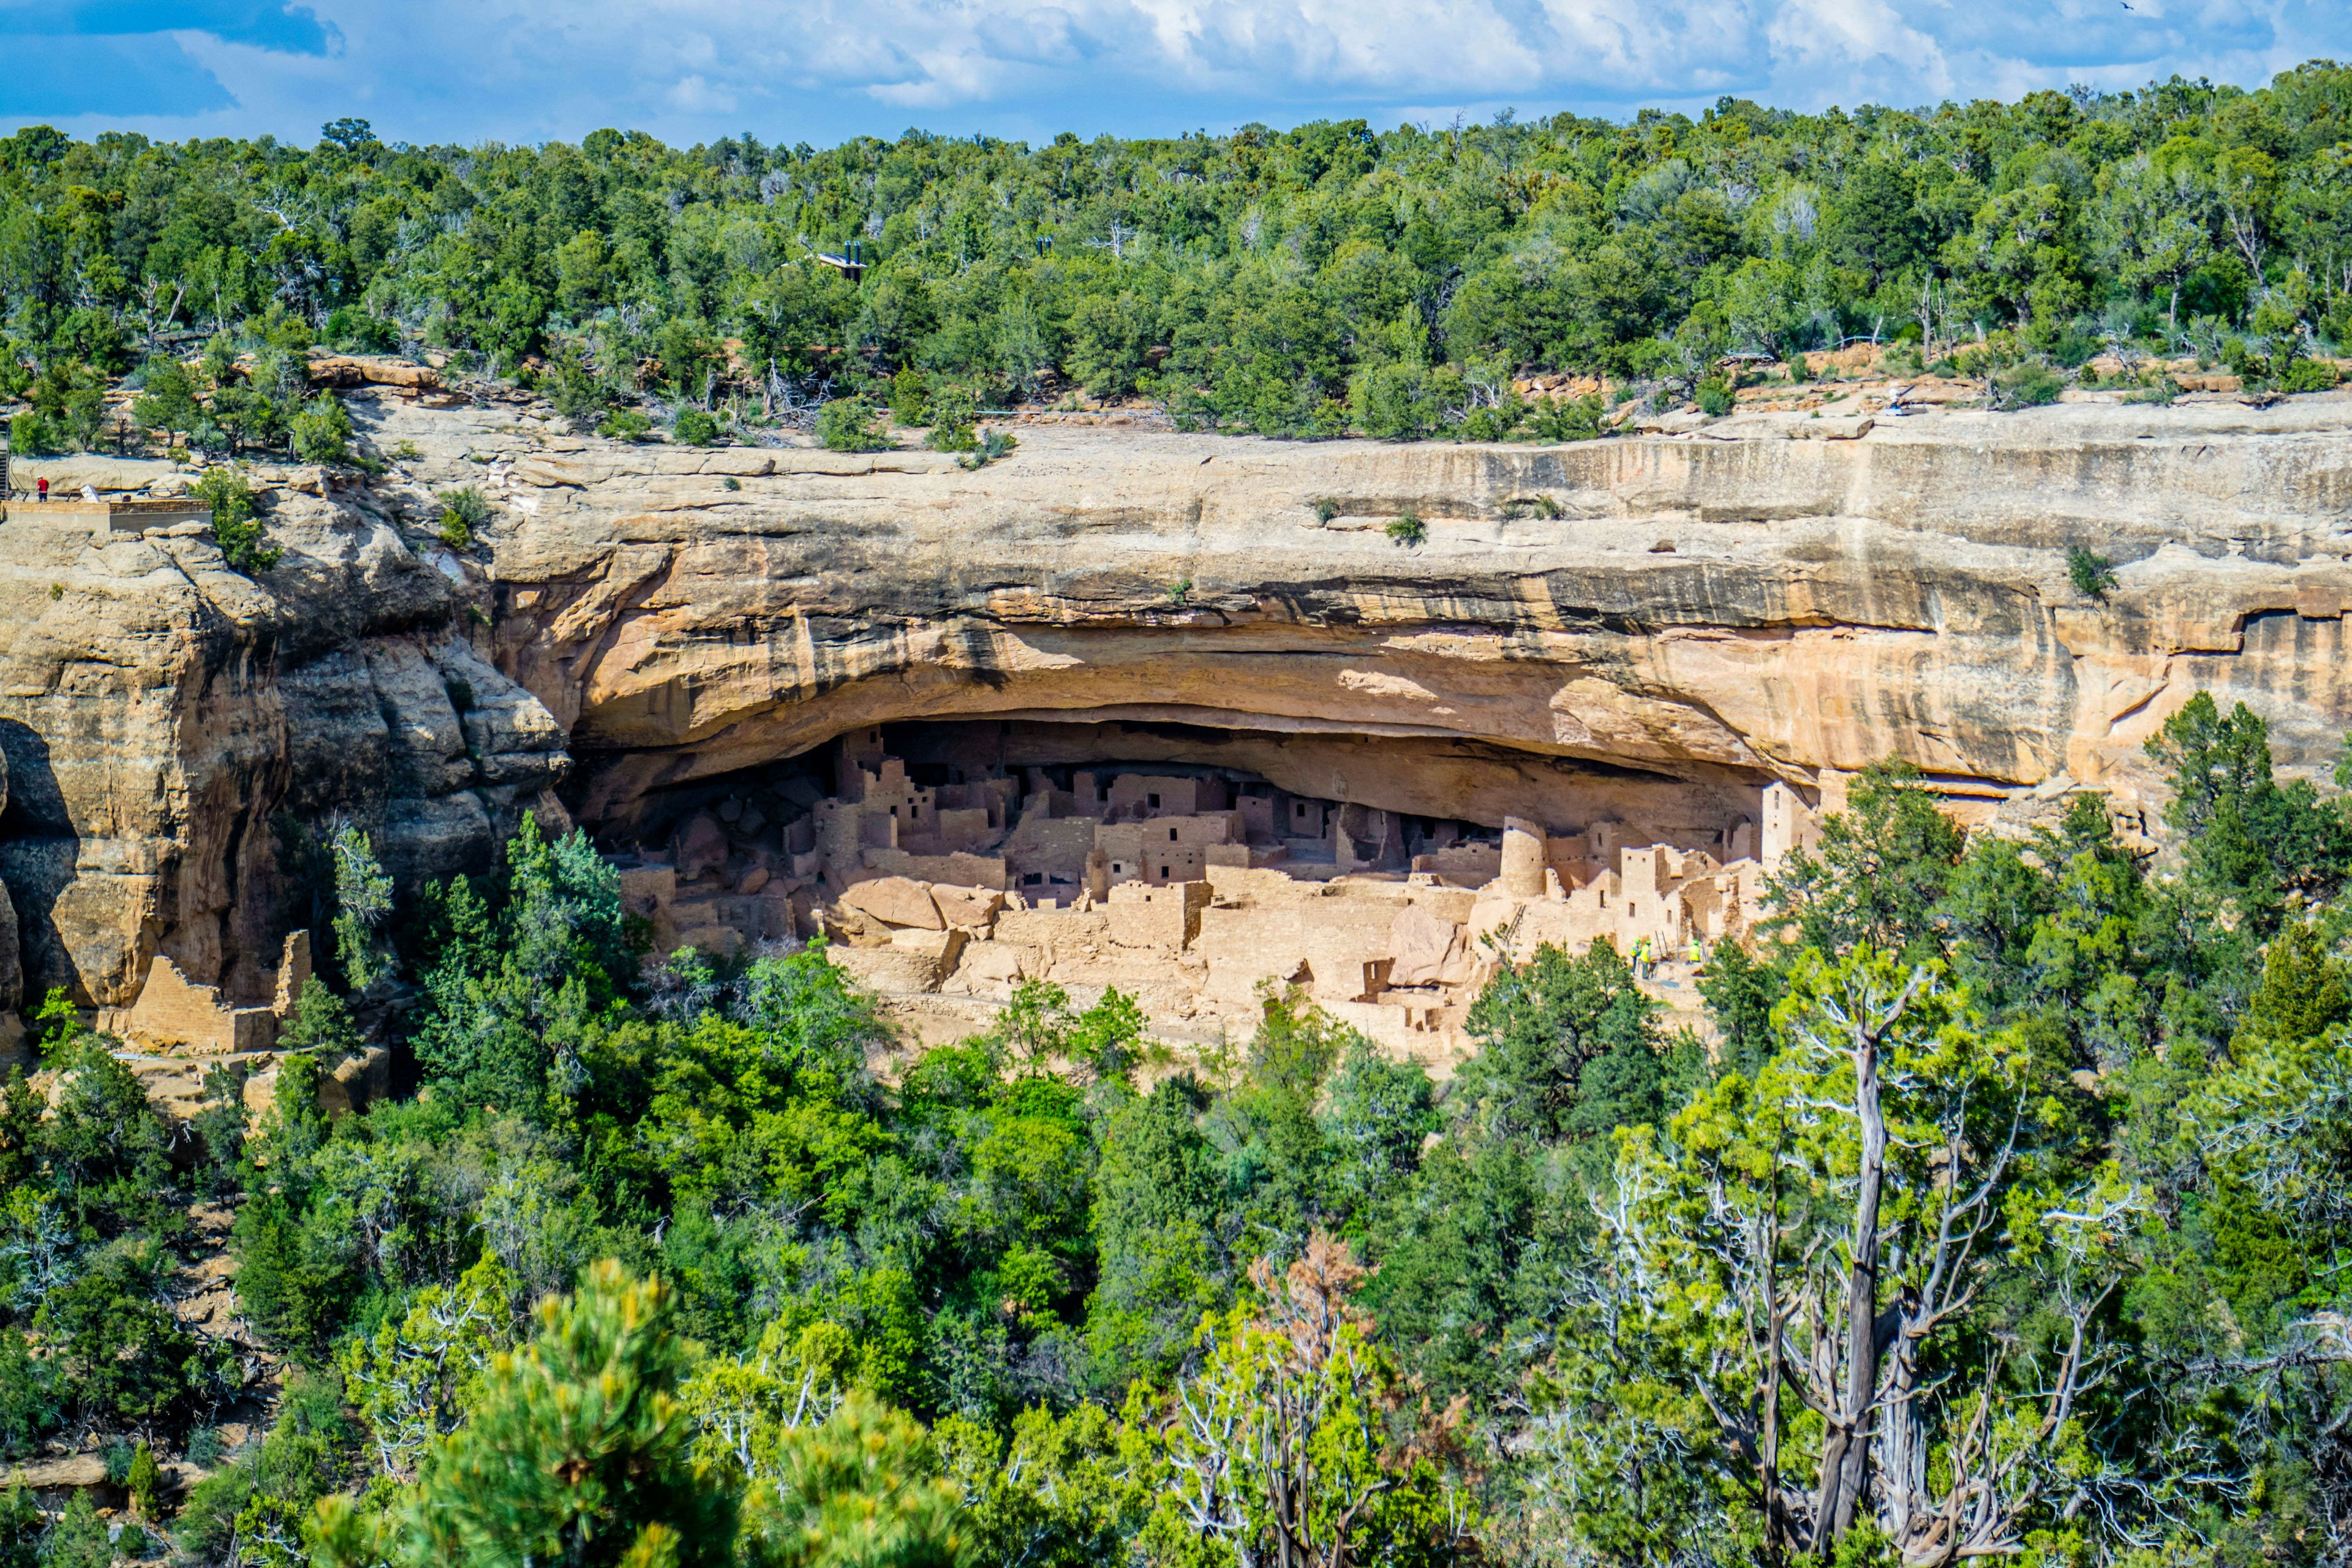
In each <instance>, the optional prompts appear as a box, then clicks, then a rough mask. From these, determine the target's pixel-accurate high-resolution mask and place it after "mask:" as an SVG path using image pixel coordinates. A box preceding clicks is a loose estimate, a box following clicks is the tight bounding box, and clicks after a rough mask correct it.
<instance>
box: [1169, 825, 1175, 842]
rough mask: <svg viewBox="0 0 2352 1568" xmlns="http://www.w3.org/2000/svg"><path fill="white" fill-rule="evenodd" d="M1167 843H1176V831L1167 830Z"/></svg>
mask: <svg viewBox="0 0 2352 1568" xmlns="http://www.w3.org/2000/svg"><path fill="white" fill-rule="evenodd" d="M1168 842H1169V843H1171V844H1173V843H1175V842H1176V830H1175V829H1174V828H1172V827H1171V828H1170V829H1169V830H1168Z"/></svg>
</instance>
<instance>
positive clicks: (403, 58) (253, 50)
mask: <svg viewBox="0 0 2352 1568" xmlns="http://www.w3.org/2000/svg"><path fill="white" fill-rule="evenodd" d="M309 4H310V9H311V10H312V11H313V12H315V13H316V15H317V16H318V17H319V19H320V22H321V23H323V24H324V25H325V26H326V27H327V28H328V30H329V35H330V37H331V38H332V39H334V40H335V42H334V43H333V44H332V45H331V50H330V52H328V53H325V54H319V55H305V54H293V53H284V52H279V51H277V50H272V49H268V48H265V47H259V46H257V45H255V44H250V43H228V42H224V41H221V40H220V39H218V38H216V37H211V36H208V35H206V34H204V33H201V32H187V31H176V32H173V33H172V34H171V35H169V37H170V38H171V39H172V40H173V41H176V42H178V43H179V44H180V45H181V46H182V47H184V49H185V50H186V52H187V55H188V58H189V59H190V60H191V61H192V62H193V65H194V68H197V69H200V70H201V71H202V72H205V73H209V75H210V76H211V77H212V78H214V79H216V80H217V81H218V82H219V84H220V86H221V87H222V88H223V89H226V92H227V93H228V94H229V96H230V97H231V98H232V99H233V100H235V103H234V107H230V108H224V109H218V110H211V111H208V112H205V113H201V114H192V115H180V116H159V115H142V112H141V110H140V105H139V104H138V103H137V102H135V101H125V102H122V103H120V104H113V103H103V100H96V101H100V102H102V103H103V107H102V108H101V109H100V111H99V112H94V113H90V114H85V115H81V116H78V117H74V118H72V119H67V120H59V121H57V122H58V123H59V124H60V125H63V126H65V127H66V128H68V129H70V130H74V131H78V132H90V131H94V130H98V129H102V128H124V129H135V130H142V131H145V132H148V133H150V134H152V135H163V136H184V135H188V134H218V133H222V132H262V131H269V132H276V133H277V134H278V135H280V136H283V137H287V138H289V139H296V140H308V139H309V138H310V136H311V135H313V134H315V128H316V127H317V126H318V125H319V124H320V123H321V122H322V121H327V120H331V119H334V118H336V117H338V116H340V115H344V114H359V115H363V116H366V117H367V118H369V119H371V120H373V121H375V123H376V126H377V129H378V131H379V132H380V133H382V134H383V135H385V136H388V137H394V138H404V139H406V140H410V141H418V142H423V141H445V140H456V141H471V140H478V139H482V138H497V139H500V140H506V141H513V142H522V141H537V140H543V139H549V138H562V139H565V140H576V139H577V138H578V137H580V136H581V135H583V134H584V133H585V132H588V131H590V130H593V129H594V128H596V127H598V126H600V125H616V126H626V127H640V128H643V129H646V130H648V131H651V132H654V133H656V134H657V135H660V136H663V137H665V138H667V139H670V140H675V141H694V140H699V139H704V138H708V137H711V136H715V135H719V134H723V133H727V132H733V131H737V130H741V129H746V128H749V129H751V130H753V131H755V132H759V133H761V134H762V135H764V136H769V137H772V138H773V137H784V138H804V139H807V140H811V141H818V142H823V141H829V140H836V139H838V138H839V137H841V136H845V135H848V134H853V133H856V132H878V133H882V134H889V133H891V132H895V131H896V130H898V125H897V124H894V123H890V120H891V118H892V117H893V116H895V115H898V114H913V115H915V116H916V117H918V118H919V119H924V120H928V121H929V122H931V123H932V124H934V125H935V126H936V128H938V129H940V130H943V131H949V132H957V131H961V130H964V129H968V128H971V127H973V126H979V127H983V128H988V129H994V130H999V131H1006V130H1011V131H1014V132H1019V133H1025V132H1028V131H1030V130H1031V129H1033V128H1034V127H1036V126H1038V125H1041V124H1049V125H1053V126H1055V128H1060V127H1062V126H1067V127H1068V128H1070V129H1073V130H1076V131H1079V132H1081V133H1084V134H1092V133H1093V132H1096V131H1098V130H1112V131H1118V132H1167V131H1172V130H1174V129H1177V128H1180V127H1182V126H1186V125H1192V124H1230V123H1234V122H1235V121H1240V120H1244V119H1249V118H1262V119H1265V120H1268V121H1296V120H1300V119H1307V118H1312V117H1314V116H1316V115H1318V114H1325V113H1330V114H1353V113H1366V112H1368V111H1369V112H1370V113H1372V114H1374V115H1375V116H1376V117H1384V116H1385V115H1387V114H1390V113H1392V112H1394V111H1395V108H1394V107H1393V106H1402V105H1407V104H1413V105H1421V106H1424V110H1425V109H1426V106H1429V105H1438V104H1447V103H1451V102H1459V103H1460V104H1461V105H1463V106H1465V107H1468V106H1472V105H1478V106H1486V105H1493V104H1497V103H1516V104H1517V106H1518V107H1519V108H1520V109H1521V110H1523V111H1524V112H1528V113H1533V112H1538V111H1543V110H1551V109H1556V108H1568V107H1573V108H1580V109H1585V110H1593V111H1599V112H1606V113H1617V112H1622V111H1624V110H1627V109H1629V108H1631V107H1633V106H1634V105H1636V104H1640V103H1665V104H1675V105H1685V106H1686V105H1690V104H1695V103H1703V102H1706V101H1707V100H1711V99H1713V98H1714V97H1715V96H1717V94H1719V93H1724V92H1732V93H1738V94H1741V95H1744V96H1749V97H1754V98H1757V99H1759V100H1764V101H1767V102H1769V103H1774V104H1779V105H1786V106H1789V107H1792V108H1818V107H1822V106H1825V105H1827V104H1829V103H1832V102H1834V103H1840V104H1843V105H1846V106H1848V107H1851V106H1853V105H1855V104H1858V103H1861V102H1864V101H1876V102H1883V103H1895V104H1914V103H1922V102H1933V101H1936V100H1940V99H1943V98H1947V97H1951V98H1961V99H1966V98H1973V97H1980V96H1998V97H2013V96H2015V95H2016V94H2018V93H2020V92H2023V91H2028V90H2032V89H2035V88H2040V87H2063V86H2064V85H2066V84H2067V83H2068V82H2070V81H2086V82H2090V83H2093V84H2095V85H2101V86H2108V87H2118V86H2130V85H2135V84H2137V83H2138V82H2141V81H2145V80H2147V79H2149V78H2150V77H2162V76H2167V75H2170V74H2171V73H2173V72H2175V71H2179V72H2180V73H2182V74H2185V75H2189V76H2200V75H2204V76H2210V77H2212V78H2214V79H2221V80H2234V81H2239V82H2244V83H2248V84H2252V83H2258V82H2260V81H2261V80H2263V79H2265V78H2267V77H2268V76H2269V75H2270V74H2271V73H2273V72H2274V71H2276V70H2278V69H2281V68H2285V67H2288V66H2291V65H2294V64H2295V63H2298V62H2299V61H2301V60H2303V59H2305V58H2311V57H2313V56H2315V55H2326V54H2335V55H2339V56H2352V8H2347V7H2346V6H2345V5H2342V4H2341V3H2340V0H2334V3H2330V4H2320V3H2317V0H2132V5H2131V6H2130V7H2129V8H2128V9H2126V7H2125V6H2124V5H2123V4H2122V3H2121V0H1047V3H1041V4H1036V5H1027V6H1023V5H1018V4H1017V3H1016V4H1013V5H1006V4H1003V3H1002V0H572V3H570V4H568V5H550V4H548V3H546V0H404V3H403V4H399V5H388V4H385V3H384V0H309ZM0 16H5V12H0ZM5 30H6V29H5V23H0V49H5V46H6V43H7V39H6V37H5ZM158 47H159V48H161V47H165V46H164V45H163V42H162V41H161V40H160V39H159V43H158ZM6 91H7V89H6V88H5V86H4V85H0V116H5V112H6V110H5V105H6V101H7V100H6V97H5V93H6ZM189 101H201V99H198V98H194V97H192V98H191V99H190V100H189Z"/></svg>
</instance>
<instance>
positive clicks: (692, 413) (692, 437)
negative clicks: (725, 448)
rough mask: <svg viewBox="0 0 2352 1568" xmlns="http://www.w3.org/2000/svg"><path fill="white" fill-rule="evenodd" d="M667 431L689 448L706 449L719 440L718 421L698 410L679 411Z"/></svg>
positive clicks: (685, 409) (683, 409)
mask: <svg viewBox="0 0 2352 1568" xmlns="http://www.w3.org/2000/svg"><path fill="white" fill-rule="evenodd" d="M669 429H670V434H671V435H672V436H675V437H677V439H679V440H680V441H683V442H684V443H686V445H688V446H689V447H708V446H709V445H710V444H711V443H713V442H715V441H717V440H718V439H719V421H718V420H716V419H714V418H712V417H711V416H709V415H708V414H706V413H704V412H703V411H702V410H701V409H699V408H682V409H680V410H679V411H678V416H677V418H676V419H675V420H673V421H671V422H670V427H669Z"/></svg>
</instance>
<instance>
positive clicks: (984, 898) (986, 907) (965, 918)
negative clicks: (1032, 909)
mask: <svg viewBox="0 0 2352 1568" xmlns="http://www.w3.org/2000/svg"><path fill="white" fill-rule="evenodd" d="M931 900H932V901H933V902H934V903H936V904H938V905H939V907H940V919H942V920H944V921H947V923H948V924H950V925H951V926H961V927H963V928H965V929H966V930H969V931H986V930H987V929H988V928H989V927H990V926H992V925H993V924H994V923H995V922H996V911H997V910H1001V909H1003V907H1004V895H1003V893H1000V892H998V891H997V890H996V889H993V888H952V887H946V886H935V887H933V888H932V889H931Z"/></svg>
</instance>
